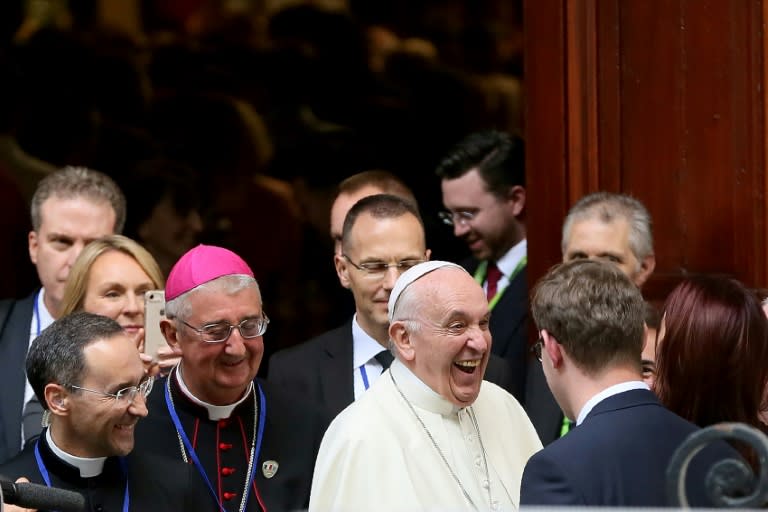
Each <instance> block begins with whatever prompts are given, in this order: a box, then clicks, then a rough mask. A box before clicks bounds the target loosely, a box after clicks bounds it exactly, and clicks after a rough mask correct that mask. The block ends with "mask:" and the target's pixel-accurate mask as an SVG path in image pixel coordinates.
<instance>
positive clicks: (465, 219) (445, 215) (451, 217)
mask: <svg viewBox="0 0 768 512" xmlns="http://www.w3.org/2000/svg"><path fill="white" fill-rule="evenodd" d="M475 215H477V214H476V213H475V212H468V211H466V210H459V211H458V212H451V211H448V210H445V211H442V212H437V216H438V217H440V220H442V221H443V224H445V225H447V226H454V225H456V224H458V225H459V226H466V225H467V224H469V223H470V222H472V219H474V218H475Z"/></svg>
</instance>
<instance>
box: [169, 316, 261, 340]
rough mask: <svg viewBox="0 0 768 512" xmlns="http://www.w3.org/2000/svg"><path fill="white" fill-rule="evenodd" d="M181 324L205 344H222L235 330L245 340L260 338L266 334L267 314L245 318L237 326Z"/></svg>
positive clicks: (224, 323) (224, 324) (225, 323)
mask: <svg viewBox="0 0 768 512" xmlns="http://www.w3.org/2000/svg"><path fill="white" fill-rule="evenodd" d="M179 320H181V319H179ZM181 323H183V324H184V325H186V326H187V327H189V328H190V329H192V330H193V331H195V332H196V333H197V334H198V336H200V339H201V340H203V341H204V342H206V343H224V342H225V341H227V340H228V339H229V337H230V336H231V335H232V330H234V329H235V328H236V329H237V330H238V331H240V336H241V337H242V338H243V339H246V340H250V339H253V338H258V337H259V336H262V335H263V334H264V333H265V332H267V325H269V318H267V314H266V313H264V312H263V311H262V312H261V316H257V317H253V318H246V319H245V320H243V321H242V322H240V323H239V324H230V323H229V322H218V323H215V324H206V325H204V326H202V327H195V326H194V325H190V324H188V323H187V322H185V321H184V320H181Z"/></svg>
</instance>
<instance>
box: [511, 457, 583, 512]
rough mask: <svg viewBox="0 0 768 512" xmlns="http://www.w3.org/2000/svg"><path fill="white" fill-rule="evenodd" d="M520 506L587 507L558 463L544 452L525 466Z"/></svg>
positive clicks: (532, 458)
mask: <svg viewBox="0 0 768 512" xmlns="http://www.w3.org/2000/svg"><path fill="white" fill-rule="evenodd" d="M520 505H521V506H523V505H586V503H585V501H584V499H583V498H582V496H581V495H580V493H578V492H577V491H576V490H575V489H574V488H573V486H572V484H571V482H569V479H568V476H567V475H566V474H565V472H564V471H563V469H562V468H561V467H560V465H559V464H557V462H555V461H554V460H552V458H551V457H548V456H547V454H546V453H544V452H543V451H541V452H538V453H536V454H534V455H533V456H532V457H531V458H530V459H529V460H528V463H527V464H526V465H525V469H524V470H523V480H522V483H521V485H520Z"/></svg>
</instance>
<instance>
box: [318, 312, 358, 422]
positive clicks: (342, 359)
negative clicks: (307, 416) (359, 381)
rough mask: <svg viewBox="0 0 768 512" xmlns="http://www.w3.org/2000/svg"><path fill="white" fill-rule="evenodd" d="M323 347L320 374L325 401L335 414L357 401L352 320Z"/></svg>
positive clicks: (337, 330)
mask: <svg viewBox="0 0 768 512" xmlns="http://www.w3.org/2000/svg"><path fill="white" fill-rule="evenodd" d="M334 334H335V335H334V336H332V337H329V338H328V339H327V341H326V343H325V346H324V347H323V349H324V350H323V353H324V355H325V357H324V358H323V360H322V361H319V362H318V364H319V366H320V368H319V370H320V371H319V375H320V376H321V379H322V382H321V387H322V393H323V397H324V399H325V403H327V404H328V406H329V409H331V410H332V411H333V412H334V416H335V414H338V413H339V412H341V411H342V410H343V409H344V408H346V407H347V406H348V405H349V404H351V403H352V402H354V401H355V391H354V381H353V377H352V321H351V320H350V321H349V322H347V323H346V324H344V325H343V326H342V327H340V328H338V329H336V332H335V333H334Z"/></svg>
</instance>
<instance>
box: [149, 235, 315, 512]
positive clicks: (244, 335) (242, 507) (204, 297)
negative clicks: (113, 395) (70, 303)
mask: <svg viewBox="0 0 768 512" xmlns="http://www.w3.org/2000/svg"><path fill="white" fill-rule="evenodd" d="M165 297H166V305H165V316H166V319H165V320H163V321H162V322H161V329H162V331H163V334H164V336H165V338H166V340H167V342H168V343H169V345H171V346H172V347H175V348H178V349H179V350H180V352H181V362H180V363H179V365H178V366H177V367H176V368H174V369H173V370H172V371H171V372H170V374H169V376H168V377H167V378H165V379H163V380H160V381H159V382H158V383H157V384H156V385H155V388H156V389H155V392H154V393H153V394H152V396H151V398H150V400H149V401H148V408H149V411H150V418H149V419H148V420H147V421H146V422H143V424H142V425H140V427H139V428H138V429H137V449H139V450H142V451H152V452H156V453H162V454H165V455H170V456H172V457H174V458H176V459H179V460H183V461H184V462H187V463H189V464H190V465H191V466H193V467H194V468H195V469H196V471H198V472H199V474H200V475H201V477H202V479H203V480H204V482H205V484H204V486H203V487H204V489H205V491H206V493H207V494H208V496H207V498H206V499H205V503H206V504H207V505H208V506H209V507H210V509H211V510H214V509H219V510H222V511H224V510H226V511H264V510H294V509H301V508H305V507H306V506H307V503H308V500H309V486H310V483H311V477H312V467H313V464H314V459H315V454H316V453H317V448H318V445H319V442H320V438H321V436H322V433H323V431H324V427H325V422H324V421H323V420H322V417H321V415H320V414H319V413H317V412H316V409H315V408H313V407H312V406H310V405H307V404H303V403H301V401H300V400H298V399H294V398H288V397H285V396H283V395H282V393H281V392H280V390H277V389H275V388H274V387H267V386H266V385H265V383H264V382H261V381H260V380H257V379H256V373H257V371H258V369H259V365H260V364H261V359H262V356H263V354H264V339H263V335H264V333H265V331H266V330H267V325H268V324H269V319H268V317H267V315H266V313H265V312H264V309H263V308H262V302H261V293H260V291H259V286H258V284H257V282H256V279H255V278H254V276H253V272H252V271H251V269H250V268H249V267H248V265H247V264H246V263H245V261H243V259H242V258H240V257H239V256H238V255H237V254H235V253H233V252H232V251H229V250H227V249H224V248H221V247H215V246H208V245H199V246H197V247H195V248H194V249H191V250H190V251H188V252H187V253H186V254H184V256H182V257H181V258H180V259H179V261H178V262H177V263H176V265H174V267H173V269H172V270H171V273H170V275H169V276H168V281H167V283H166V288H165Z"/></svg>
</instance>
